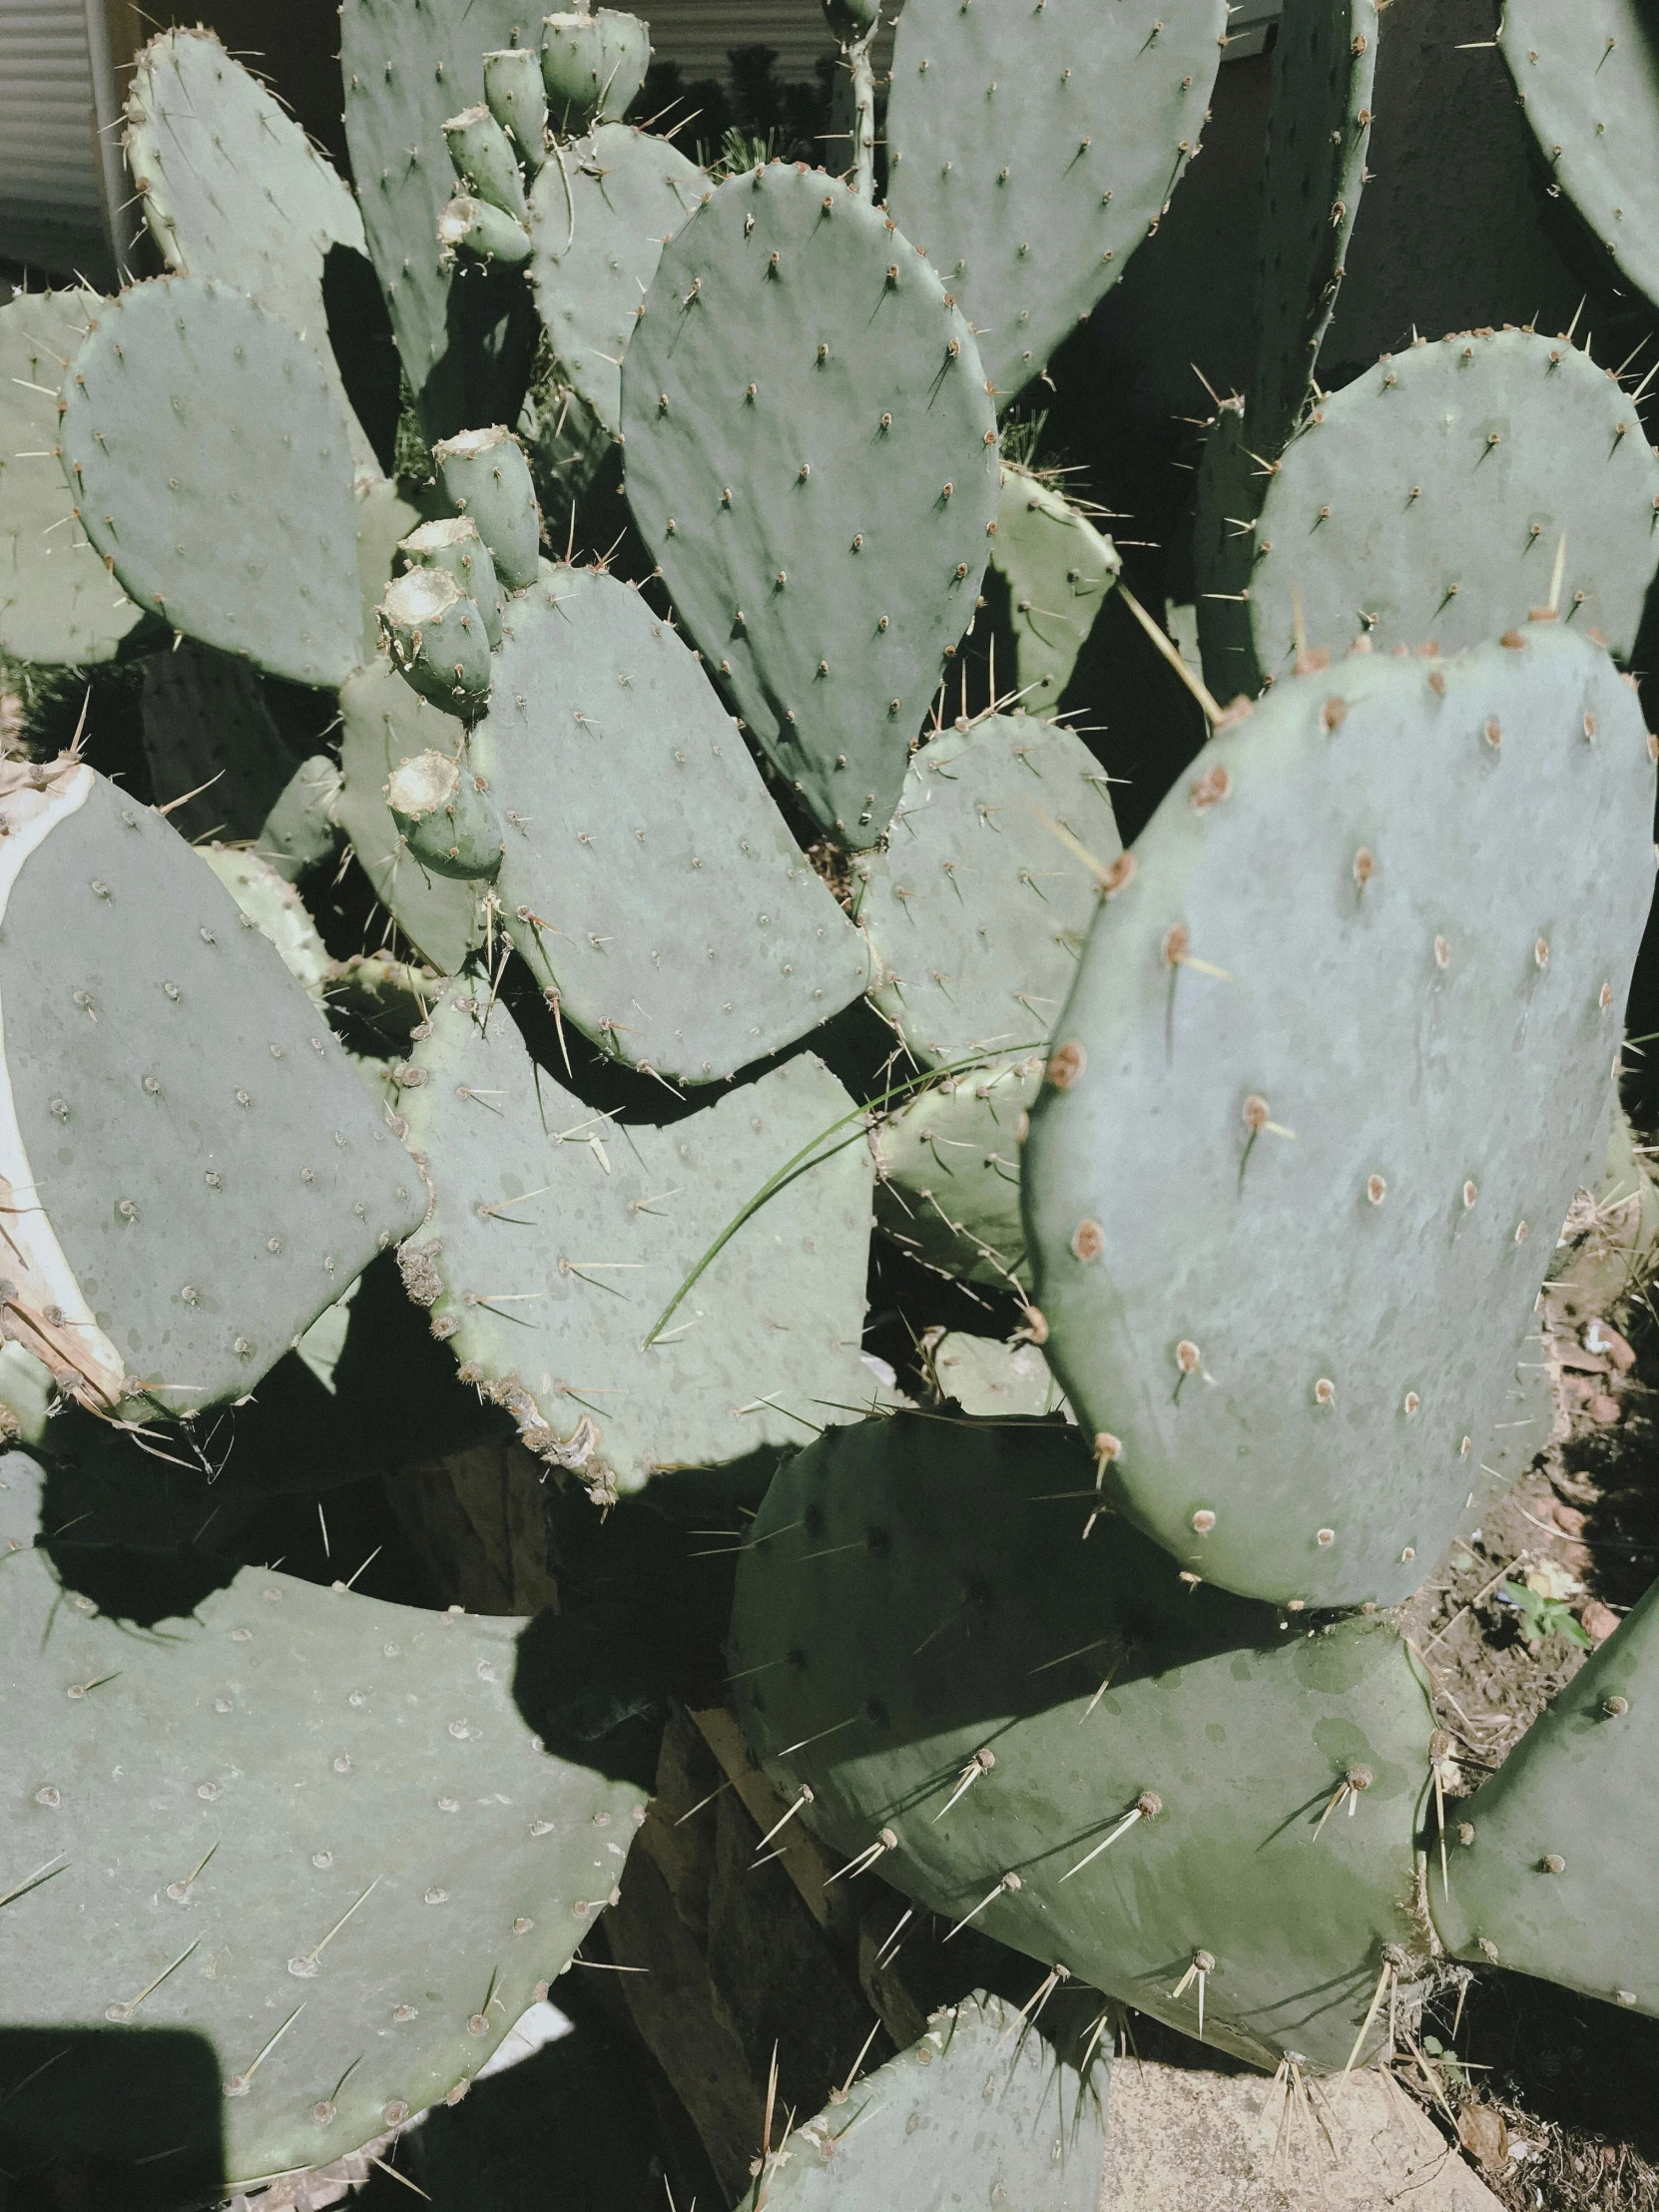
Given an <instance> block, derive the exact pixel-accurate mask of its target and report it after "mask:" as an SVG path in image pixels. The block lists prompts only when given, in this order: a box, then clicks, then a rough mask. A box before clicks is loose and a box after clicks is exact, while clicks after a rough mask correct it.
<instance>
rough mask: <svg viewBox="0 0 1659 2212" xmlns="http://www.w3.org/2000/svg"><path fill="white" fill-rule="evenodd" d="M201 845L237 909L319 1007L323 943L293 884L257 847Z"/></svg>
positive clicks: (323, 977)
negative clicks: (275, 951) (272, 948)
mask: <svg viewBox="0 0 1659 2212" xmlns="http://www.w3.org/2000/svg"><path fill="white" fill-rule="evenodd" d="M200 849H201V852H202V857H203V859H204V860H206V861H207V863H208V865H209V867H211V868H212V869H213V871H214V873H215V874H216V875H217V876H218V877H219V880H220V881H221V882H222V883H223V884H224V885H225V888H226V889H227V890H228V891H229V892H230V894H231V896H232V897H233V898H234V899H235V900H236V902H237V904H238V906H239V907H240V908H241V910H242V912H243V913H245V914H246V915H247V916H248V918H249V920H250V921H251V922H252V923H253V924H254V926H255V928H256V929H258V930H259V931H260V932H261V934H262V935H263V936H265V937H267V938H269V939H270V941H271V942H272V943H273V944H274V945H275V946H276V947H277V953H278V955H279V956H280V958H281V962H282V965H283V967H285V968H286V969H287V971H288V973H289V974H290V975H291V976H292V977H293V979H294V981H295V982H296V983H299V984H301V985H303V987H304V991H305V995H306V996H307V997H308V998H309V999H310V1000H311V1001H312V1003H313V1004H314V1005H316V1006H317V1007H318V1008H319V1009H320V1008H321V1007H322V1004H323V996H324V985H325V984H326V983H327V980H328V969H329V960H328V948H327V946H326V945H325V944H324V943H323V941H322V939H321V938H320V937H319V936H318V935H317V933H316V924H315V922H314V921H312V919H311V917H310V915H309V914H308V913H307V912H306V910H305V903H304V900H303V899H302V898H301V897H300V896H299V893H298V892H297V891H296V890H295V889H294V887H293V885H292V884H291V883H290V882H289V881H288V880H287V878H286V876H284V875H282V874H280V873H279V872H278V871H277V869H276V868H275V867H273V866H272V864H271V862H270V861H269V860H264V859H262V858H261V857H260V855H259V854H258V853H257V852H250V851H247V850H246V849H244V848H240V847H235V846H231V845H223V844H210V845H206V846H203V847H201V848H200Z"/></svg>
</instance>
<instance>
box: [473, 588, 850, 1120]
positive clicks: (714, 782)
mask: <svg viewBox="0 0 1659 2212" xmlns="http://www.w3.org/2000/svg"><path fill="white" fill-rule="evenodd" d="M509 632H510V635H509V640H508V643H507V645H506V647H505V649H504V650H503V652H502V654H501V656H500V664H499V674H498V676H497V679H496V701H495V705H494V707H493V709H492V711H491V714H490V717H489V720H488V722H487V723H486V724H485V725H484V726H483V727H482V728H481V729H480V731H479V732H478V735H477V738H476V740H475V741H474V744H473V747H472V761H473V765H474V767H475V768H476V770H477V771H478V772H479V773H480V774H481V775H482V776H483V778H484V779H485V781H486V783H487V784H488V787H489V789H490V791H491V793H492V794H493V796H494V799H495V801H496V802H497V804H498V805H499V806H500V808H501V809H502V810H503V819H504V822H505V825H506V829H505V840H506V841H505V847H504V849H503V852H502V857H501V870H500V881H499V892H500V901H501V907H502V918H503V923H504V926H505V927H506V929H507V931H508V933H509V934H510V936H511V937H512V939H513V942H514V943H515V944H516V945H517V946H518V949H519V951H520V953H521V954H522V956H523V958H524V960H525V962H526V964H527V965H528V966H529V968H530V969H531V970H532V972H533V973H534V974H535V976H536V977H537V979H538V981H539V982H540V983H541V984H542V986H543V988H544V989H545V990H546V991H547V993H548V994H549V996H550V999H551V1000H553V1001H556V1002H557V1003H558V1005H559V1006H560V1008H561V1011H562V1015H563V1018H564V1019H565V1020H567V1021H570V1022H573V1023H574V1024H575V1026H576V1027H577V1028H578V1029H580V1030H581V1031H582V1032H583V1033H584V1034H585V1035H586V1036H588V1037H591V1038H592V1039H593V1041H594V1042H595V1043H596V1044H598V1045H599V1046H600V1047H601V1048H602V1049H603V1050H605V1051H607V1052H609V1053H611V1054H613V1055H614V1056H615V1057H616V1058H618V1059H622V1060H626V1061H628V1062H630V1063H632V1064H634V1065H644V1066H648V1067H651V1068H654V1069H655V1070H656V1071H657V1073H658V1074H660V1075H664V1076H667V1077H669V1078H670V1079H671V1080H673V1081H675V1082H684V1083H708V1082H718V1081H722V1080H724V1079H725V1078H726V1077H727V1076H729V1075H732V1074H734V1073H735V1072H736V1071H737V1070H738V1069H739V1068H741V1067H743V1066H745V1065H746V1064H747V1063H749V1062H750V1061H753V1060H759V1059H763V1058H764V1057H765V1056H766V1055H767V1054H768V1053H771V1052H776V1051H777V1050H779V1049H780V1047H782V1046H784V1045H787V1044H793V1043H794V1042H796V1041H797V1039H799V1038H801V1037H803V1036H805V1035H806V1034H807V1033H808V1032H809V1031H810V1030H812V1029H815V1028H817V1027H818V1026H819V1025H820V1023H822V1022H824V1021H827V1020H828V1019H829V1018H830V1015H831V1014H834V1013H838V1012H839V1010H840V1008H841V1007H842V1006H845V1005H846V1004H848V1003H849V1002H850V1001H851V1000H852V999H854V998H856V997H857V996H858V994H859V992H860V991H862V990H863V989H864V987H865V985H866V984H867V983H868V982H869V980H870V966H871V963H870V957H869V948H868V946H867V944H866V943H865V941H864V939H863V937H862V936H861V935H860V934H859V933H858V931H857V930H856V929H854V928H853V927H852V926H851V924H850V923H849V922H848V921H847V920H846V917H845V916H844V915H843V914H842V913H841V911H840V909H839V907H838V906H837V905H836V904H835V901H834V899H833V898H832V897H831V896H830V892H829V891H828V890H827V889H826V888H825V886H824V884H823V883H822V882H821V881H820V880H819V878H818V876H817V875H816V874H815V873H814V872H813V869H812V866H811V864H810V863H809V861H808V860H807V859H806V857H805V855H804V854H803V853H802V851H801V849H800V847H799V846H798V845H797V844H796V842H795V840H794V838H793V837H791V835H790V833H789V831H788V830H787V829H786V827H785V825H784V820H783V817H782V816H781V815H780V814H779V812H778V810H777V808H776V807H775V806H774V804H773V802H772V800H771V798H770V797H769V795H768V793H767V790H766V786H765V785H764V784H763V782H762V781H761V775H760V771H759V770H758V769H757V768H756V766H755V764H754V762H753V760H752V759H751V758H750V755H749V753H748V750H747V749H746V747H745V745H744V742H743V739H742V737H741V736H740V734H739V732H738V731H737V730H736V729H735V728H734V727H733V724H732V721H731V718H730V717H729V716H728V715H727V713H726V712H725V710H724V708H723V707H722V706H721V704H720V702H719V700H718V699H717V698H716V696H715V694H714V692H713V691H712V690H711V688H710V686H709V681H708V679H707V677H706V676H705V675H704V674H703V671H702V670H701V669H700V668H699V667H698V665H697V661H696V659H695V657H694V656H693V655H692V654H691V653H690V652H688V650H687V649H686V647H685V646H684V644H682V642H681V640H680V639H679V637H678V636H677V635H676V634H675V632H674V630H673V628H672V627H671V626H670V625H669V624H667V623H665V622H663V621H662V620H661V619H660V618H659V617H658V616H656V615H654V614H653V613H652V611H651V608H650V607H649V606H648V604H647V603H646V601H645V599H644V598H643V596H642V595H641V594H640V593H639V592H638V591H635V590H632V589H630V588H629V586H627V585H626V584H623V583H620V582H619V581H618V580H617V579H616V578H615V577H614V576H607V575H605V574H603V573H601V572H600V571H597V570H593V569H578V568H564V567H561V568H559V569H557V570H554V571H551V572H550V574H549V577H548V580H547V582H546V584H545V585H544V586H543V588H542V590H541V591H540V592H539V593H532V594H530V595H529V597H528V598H527V600H526V601H525V602H524V603H523V604H522V605H521V606H518V607H515V609H514V610H513V611H512V613H511V615H510V617H509ZM619 911H621V912H625V913H629V914H635V913H637V914H638V915H639V917H640V920H639V923H638V924H637V925H635V926H631V927H629V928H627V929H618V928H617V926H616V923H617V918H618V914H619ZM654 914H660V917H661V926H658V925H657V924H656V923H655V922H654V921H653V920H652V918H651V917H652V916H653V915H654Z"/></svg>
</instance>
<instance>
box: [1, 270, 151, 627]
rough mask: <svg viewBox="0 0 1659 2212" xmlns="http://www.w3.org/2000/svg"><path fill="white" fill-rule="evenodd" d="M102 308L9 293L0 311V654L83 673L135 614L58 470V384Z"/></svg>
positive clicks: (60, 297)
mask: <svg viewBox="0 0 1659 2212" xmlns="http://www.w3.org/2000/svg"><path fill="white" fill-rule="evenodd" d="M106 304H107V302H106V301H105V300H103V299H101V298H100V297H99V295H98V293H97V292H95V291H29V292H19V293H18V294H17V296H16V297H15V298H13V299H8V300H7V301H6V303H5V305H4V306H0V653H5V654H7V655H9V656H10V657H11V658H12V659H14V660H19V661H45V662H57V663H61V664H65V665H67V666H70V667H74V668H90V667H91V666H93V664H94V663H96V662H99V661H108V660H112V659H113V658H114V657H115V654H116V653H117V651H118V650H119V649H120V646H121V641H122V640H123V639H124V638H125V637H126V636H127V634H128V633H129V631H131V630H132V628H133V626H134V625H135V624H136V623H137V622H138V620H139V619H140V618H139V610H138V608H137V607H135V606H134V605H133V602H132V601H131V600H130V599H129V598H128V597H127V594H126V593H125V592H124V591H123V590H122V588H121V586H120V585H119V584H118V583H117V582H116V580H115V578H114V577H113V576H112V575H111V574H110V573H109V571H108V569H106V568H105V566H104V563H103V562H102V560H100V558H99V556H98V553H97V552H96V550H95V549H94V547H93V545H92V543H91V541H90V539H89V538H88V537H87V534H86V532H85V530H84V529H82V527H81V525H80V524H79V523H78V522H77V521H76V520H75V515H74V502H73V500H72V499H71V497H70V492H69V487H68V485H67V484H66V483H65V482H64V476H63V470H62V468H61V467H60V466H59V464H58V457H57V455H58V387H59V386H60V384H61V383H62V382H63V379H64V372H65V370H66V369H67V368H68V367H69V364H70V362H71V361H72V360H73V359H74V358H75V355H76V354H77V352H79V350H80V348H81V344H82V342H83V340H84V339H85V337H86V334H87V331H88V329H89V328H90V327H91V325H92V322H93V320H94V318H95V317H96V316H98V315H99V314H101V313H102V312H103V311H104V308H105V306H106Z"/></svg>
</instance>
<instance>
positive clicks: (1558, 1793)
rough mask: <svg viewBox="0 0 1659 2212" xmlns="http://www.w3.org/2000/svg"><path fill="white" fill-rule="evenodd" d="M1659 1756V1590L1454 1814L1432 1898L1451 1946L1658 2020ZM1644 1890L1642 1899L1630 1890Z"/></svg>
mask: <svg viewBox="0 0 1659 2212" xmlns="http://www.w3.org/2000/svg"><path fill="white" fill-rule="evenodd" d="M1656 1757H1659V1589H1653V1590H1649V1591H1648V1593H1647V1595H1646V1597H1644V1598H1643V1599H1642V1601H1641V1603H1640V1604H1639V1605H1637V1606H1636V1608H1635V1609H1634V1611H1632V1612H1631V1613H1630V1614H1629V1615H1628V1616H1627V1617H1626V1618H1625V1619H1624V1620H1623V1621H1621V1622H1620V1624H1619V1626H1618V1628H1617V1629H1616V1630H1615V1631H1614V1633H1613V1634H1612V1635H1611V1636H1610V1637H1609V1638H1608V1640H1607V1641H1606V1643H1604V1644H1603V1645H1602V1646H1601V1648H1600V1649H1599V1650H1598V1651H1596V1652H1595V1653H1594V1654H1593V1655H1592V1657H1591V1658H1590V1659H1588V1660H1587V1661H1586V1662H1585V1664H1584V1666H1583V1667H1581V1668H1580V1670H1579V1671H1578V1673H1577V1674H1575V1675H1574V1676H1573V1678H1572V1680H1571V1681H1570V1682H1569V1683H1568V1684H1567V1686H1566V1688H1565V1689H1564V1690H1561V1691H1560V1692H1558V1693H1557V1695H1556V1698H1555V1701H1554V1703H1553V1704H1552V1705H1550V1706H1548V1707H1547V1708H1546V1709H1545V1711H1544V1712H1543V1714H1542V1715H1541V1716H1540V1717H1539V1718H1538V1719H1537V1720H1536V1721H1534V1722H1533V1724H1532V1726H1531V1727H1530V1728H1529V1729H1528V1730H1527V1732H1526V1734H1525V1735H1524V1736H1523V1737H1522V1738H1521V1740H1520V1742H1519V1743H1518V1744H1517V1745H1516V1746H1515V1748H1514V1750H1513V1751H1512V1752H1510V1754H1509V1756H1508V1758H1507V1759H1505V1760H1504V1762H1503V1765H1502V1766H1501V1767H1500V1768H1499V1769H1498V1771H1497V1773H1496V1774H1495V1775H1493V1777H1492V1778H1491V1780H1490V1781H1489V1782H1486V1783H1483V1784H1482V1785H1481V1787H1480V1788H1479V1789H1478V1790H1476V1791H1475V1793H1474V1795H1473V1796H1472V1797H1469V1798H1459V1799H1455V1800H1452V1801H1449V1802H1448V1803H1447V1806H1446V1844H1445V1853H1444V1867H1445V1876H1444V1878H1442V1874H1441V1861H1440V1858H1439V1857H1438V1856H1437V1855H1431V1856H1430V1860H1429V1870H1428V1897H1429V1904H1430V1907H1431V1910H1432V1912H1433V1915H1434V1925H1435V1927H1436V1928H1437V1929H1438V1930H1439V1933H1440V1936H1441V1938H1442V1940H1443V1941H1444V1943H1445V1945H1446V1947H1447V1949H1448V1950H1450V1951H1451V1952H1453V1953H1454V1955H1455V1956H1457V1957H1459V1958H1471V1959H1473V1960H1474V1961H1475V1962H1476V1963H1477V1964H1478V1963H1479V1962H1480V1961H1481V1960H1482V1959H1484V1960H1487V1961H1489V1962H1490V1963H1491V1964H1493V1965H1504V1966H1509V1967H1512V1968H1514V1970H1515V1971H1516V1972H1519V1973H1531V1974H1538V1975H1541V1976H1542V1978H1543V1979H1544V1980H1546V1981H1554V1982H1558V1983H1560V1984H1561V1985H1562V1986H1563V1987H1565V1988H1568V1989H1582V1990H1583V1991H1584V1993H1585V1995H1586V1996H1592V1997H1600V1998H1602V1999H1603V2000H1604V2001H1605V2002H1606V2003H1609V2004H1621V2005H1627V2006H1630V2007H1632V2008H1633V2009H1635V2010H1637V2011H1640V2012H1648V2013H1659V1939H1656V1936H1655V1930H1654V1925H1653V1918H1652V1916H1651V1914H1649V1913H1648V1912H1646V1911H1645V1910H1641V1909H1635V1910H1633V1909H1632V1907H1631V1903H1630V1899H1631V1897H1632V1895H1635V1896H1637V1897H1640V1896H1643V1895H1645V1889H1646V1884H1647V1882H1648V1881H1649V1879H1650V1870H1651V1868H1652V1865H1653V1827H1652V1823H1651V1822H1650V1821H1649V1820H1648V1818H1647V1816H1646V1812H1645V1809H1644V1807H1643V1805H1642V1802H1641V1797H1640V1793H1639V1792H1638V1791H1633V1790H1632V1787H1631V1784H1632V1780H1633V1778H1634V1777H1636V1776H1639V1775H1646V1774H1651V1773H1652V1772H1653V1766H1654V1760H1655V1758H1656ZM1627 1885H1634V1890H1632V1889H1630V1888H1627Z"/></svg>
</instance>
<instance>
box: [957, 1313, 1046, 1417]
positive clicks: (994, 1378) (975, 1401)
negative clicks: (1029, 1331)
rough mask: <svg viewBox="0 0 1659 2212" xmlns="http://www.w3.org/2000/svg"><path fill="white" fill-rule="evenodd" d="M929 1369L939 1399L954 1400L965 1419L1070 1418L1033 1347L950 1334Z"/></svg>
mask: <svg viewBox="0 0 1659 2212" xmlns="http://www.w3.org/2000/svg"><path fill="white" fill-rule="evenodd" d="M927 1364H928V1367H929V1368H930V1369H931V1370H932V1374H933V1380H934V1382H935V1383H937V1385H938V1390H939V1395H940V1397H941V1398H949V1399H951V1400H953V1401H954V1402H955V1403H956V1404H957V1405H959V1406H960V1407H961V1408H962V1411H963V1412H964V1413H975V1414H983V1415H987V1416H991V1417H1000V1416H1002V1415H1004V1414H1008V1413H1024V1414H1027V1415H1031V1416H1040V1415H1041V1414H1044V1413H1064V1414H1065V1416H1066V1418H1067V1419H1068V1420H1069V1419H1070V1418H1071V1408H1070V1407H1069V1406H1068V1405H1067V1403H1066V1400H1065V1396H1064V1394H1063V1393H1062V1391H1061V1388H1060V1385H1059V1383H1056V1382H1055V1380H1054V1374H1053V1370H1052V1369H1051V1368H1050V1367H1049V1365H1048V1362H1047V1361H1046V1360H1045V1359H1044V1358H1043V1356H1042V1354H1041V1353H1040V1352H1039V1351H1038V1350H1037V1348H1036V1346H1035V1345H1033V1344H1002V1343H1000V1342H999V1341H998V1340H997V1339H996V1338H995V1337H970V1336H967V1335H966V1334H965V1333H964V1332H963V1331H961V1330H959V1329H952V1330H950V1331H948V1332H947V1333H946V1334H945V1335H944V1336H942V1337H941V1338H940V1339H939V1341H938V1343H937V1344H936V1345H934V1347H933V1349H932V1350H931V1352H929V1354H928V1356H927Z"/></svg>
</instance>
